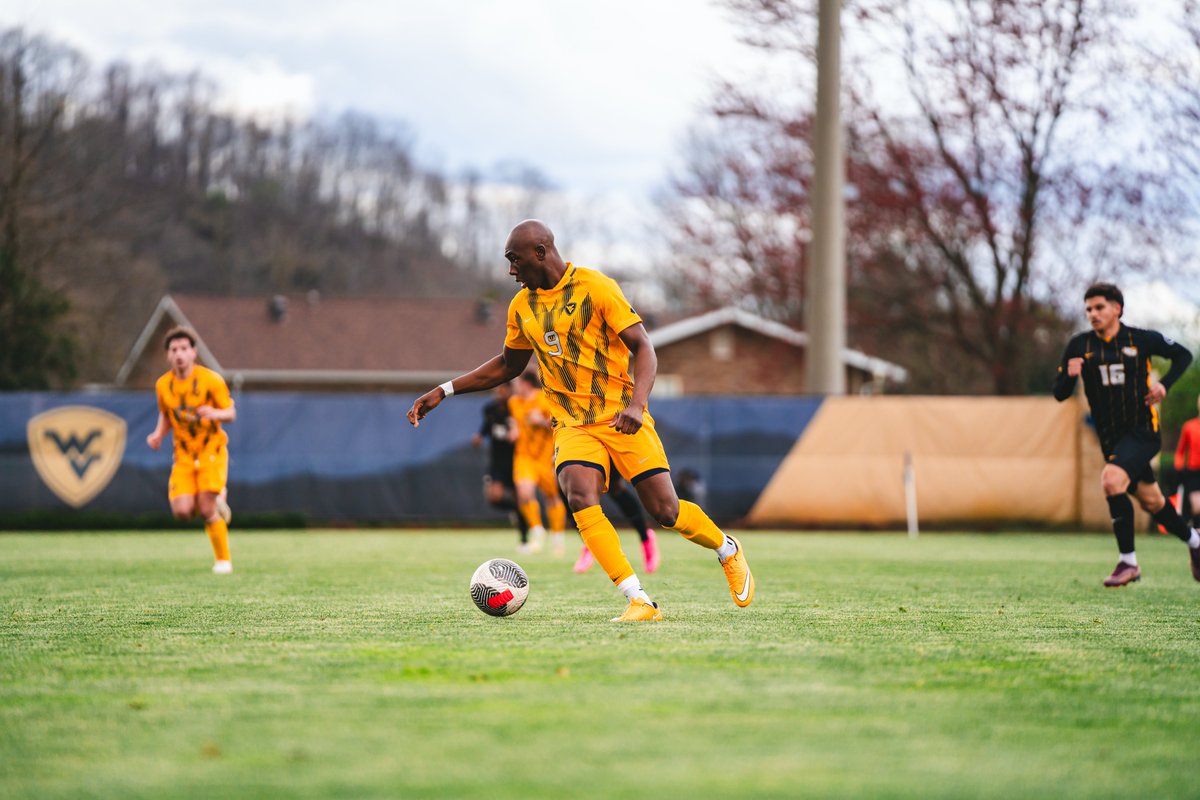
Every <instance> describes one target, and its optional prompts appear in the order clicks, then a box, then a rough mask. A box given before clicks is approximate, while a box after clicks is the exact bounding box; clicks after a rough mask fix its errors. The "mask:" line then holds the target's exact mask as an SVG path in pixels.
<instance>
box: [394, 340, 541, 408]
mask: <svg viewBox="0 0 1200 800" xmlns="http://www.w3.org/2000/svg"><path fill="white" fill-rule="evenodd" d="M531 355H533V351H532V350H517V349H514V348H511V347H506V348H504V351H503V352H501V353H500V355H498V356H496V357H495V358H493V359H490V360H488V361H486V362H484V363H483V364H480V365H479V366H478V367H476V368H475V369H473V370H471V371H470V372H468V373H466V374H464V375H459V376H458V377H457V378H454V379H453V380H449V381H446V383H443V384H442V385H441V386H435V387H434V388H432V389H430V390H429V391H428V392H426V393H425V394H423V395H421V396H420V397H418V398H417V400H416V402H414V403H413V405H412V408H410V409H409V410H408V414H407V415H406V416H407V417H408V421H409V423H410V424H411V425H412V426H413V427H414V428H416V427H419V426H420V424H421V420H422V419H424V418H425V415H426V414H428V413H429V412H430V411H433V410H434V409H435V408H437V407H438V406H440V405H441V404H442V401H443V400H445V399H446V398H447V397H449V396H450V395H451V394H466V393H467V392H482V391H485V390H487V389H491V388H493V387H495V386H499V385H500V384H502V383H506V382H508V381H511V380H512V379H513V378H515V377H517V376H518V375H520V374H521V372H522V370H524V369H525V365H526V364H528V363H529V357H530V356H531ZM447 385H449V387H450V391H449V392H447V391H446V389H445V388H444V387H446V386H447Z"/></svg>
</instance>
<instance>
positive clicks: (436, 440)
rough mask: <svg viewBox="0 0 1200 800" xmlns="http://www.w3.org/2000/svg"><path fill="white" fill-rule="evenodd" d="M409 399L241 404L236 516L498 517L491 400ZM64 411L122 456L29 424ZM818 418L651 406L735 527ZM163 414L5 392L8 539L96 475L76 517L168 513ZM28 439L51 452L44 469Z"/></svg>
mask: <svg viewBox="0 0 1200 800" xmlns="http://www.w3.org/2000/svg"><path fill="white" fill-rule="evenodd" d="M413 399H414V398H413V397H412V396H401V395H383V394H363V395H347V394H325V395H322V394H299V393H242V394H240V395H238V396H237V397H236V402H237V408H238V419H237V421H236V422H235V423H233V424H232V425H229V426H227V428H226V429H227V431H228V433H229V437H230V454H231V459H230V474H229V491H230V502H231V504H232V505H233V506H234V508H235V513H237V514H249V515H255V514H257V515H270V514H280V513H286V514H299V515H303V517H304V518H306V519H308V520H311V521H314V522H334V521H357V522H365V523H381V522H399V523H405V522H412V523H426V522H448V523H456V522H463V523H479V522H484V521H493V520H495V519H497V512H495V511H494V510H492V509H491V508H489V507H488V506H487V504H486V503H485V502H484V501H483V498H482V492H481V477H482V474H483V470H484V466H485V463H486V453H485V452H484V451H483V450H476V449H474V448H472V446H471V436H472V434H473V433H474V432H475V431H477V430H478V429H479V426H480V422H481V409H482V406H483V404H484V402H486V399H487V398H486V397H485V396H483V395H467V396H463V397H454V398H452V399H451V400H449V401H447V402H446V403H444V404H443V405H442V406H441V407H440V408H438V409H437V410H436V411H435V412H434V413H433V414H431V415H430V416H429V417H427V418H426V420H425V421H424V422H423V423H422V424H421V427H420V429H417V430H414V429H413V428H412V427H410V426H409V424H408V422H407V421H406V420H405V418H404V414H405V412H406V411H407V410H408V408H409V407H410V406H411V405H412V402H413ZM66 406H76V407H86V408H89V409H99V410H101V411H105V412H108V413H110V414H112V415H114V416H115V417H117V418H119V420H120V421H123V423H124V429H125V431H124V436H125V446H124V450H123V452H122V453H116V452H111V451H109V450H106V449H105V447H106V446H109V447H111V445H112V444H113V442H112V439H113V438H114V436H115V435H116V434H114V433H113V432H111V431H107V430H105V431H102V432H100V433H98V434H97V435H95V436H92V438H91V439H90V440H89V436H91V434H92V433H94V432H95V431H93V430H89V429H88V428H87V425H86V424H85V425H84V426H83V427H79V425H80V423H78V422H75V423H70V424H68V423H66V422H63V423H60V425H61V429H55V428H54V426H55V424H56V417H55V415H53V414H51V415H46V416H45V417H41V418H40V420H41V422H40V423H39V424H38V425H34V426H31V425H30V420H31V419H33V418H34V417H37V416H38V415H39V414H43V413H44V412H48V411H53V410H55V409H61V408H63V407H66ZM819 406H820V401H819V400H816V399H812V398H774V397H761V398H680V399H667V400H656V401H654V402H653V403H652V404H651V413H652V414H653V415H654V418H655V420H656V423H657V426H658V430H659V433H660V434H661V436H662V438H663V442H664V444H665V445H666V449H667V455H668V456H669V458H670V459H671V466H672V471H673V472H674V473H675V474H676V475H678V474H679V473H680V472H681V471H682V470H684V469H690V470H692V471H694V472H695V473H697V474H698V475H699V476H700V477H701V478H702V480H703V481H704V483H705V484H706V485H707V490H708V491H707V502H706V508H707V510H708V511H709V513H710V514H712V515H713V516H714V517H716V518H718V519H720V520H724V521H729V520H734V519H737V518H740V517H742V516H743V515H745V514H746V513H747V512H748V511H749V509H750V507H751V506H752V505H753V503H754V501H755V499H756V498H757V497H758V495H759V493H760V492H761V491H762V489H763V487H764V486H766V484H767V482H768V481H769V480H770V478H771V476H772V475H773V474H774V472H775V470H776V468H777V467H778V466H779V464H780V462H781V461H782V459H783V457H784V456H785V455H786V454H787V453H788V451H789V450H790V449H791V448H792V445H793V444H794V443H795V442H796V440H797V438H798V437H799V436H800V433H801V432H802V431H803V430H804V427H805V426H806V425H807V424H808V422H809V420H810V419H811V418H812V416H813V414H815V413H816V410H817V408H818V407H819ZM85 416H86V415H85ZM156 416H157V409H156V406H155V404H154V398H153V395H152V394H151V393H149V392H139V393H53V392H37V393H33V392H14V393H7V394H0V525H4V526H5V527H12V526H13V525H12V523H11V520H13V519H19V518H21V516H22V515H26V517H27V516H28V514H30V513H37V512H43V511H54V510H59V511H62V512H67V511H69V510H70V509H71V508H72V506H71V505H69V504H68V503H67V502H64V500H63V499H62V491H61V488H62V487H61V486H60V487H59V488H60V491H57V492H56V491H55V490H53V489H52V488H51V485H53V484H54V483H55V481H56V480H57V481H58V482H59V483H60V484H61V483H63V482H66V483H71V482H73V481H84V480H88V479H89V478H88V475H89V474H90V475H91V476H92V479H94V478H95V477H96V476H97V475H103V474H104V472H103V471H104V470H105V469H108V470H110V471H111V472H112V477H111V479H110V480H108V481H107V482H106V483H104V485H103V488H101V489H99V491H98V493H97V494H96V495H95V496H94V497H93V498H91V499H90V500H88V501H86V502H84V503H82V504H80V505H79V510H80V511H81V512H86V513H93V514H101V515H102V514H131V515H133V514H145V513H146V512H148V511H165V510H166V509H167V500H166V483H167V475H168V473H169V471H170V467H171V446H170V442H169V441H167V442H165V443H164V444H163V447H162V449H161V450H159V451H157V452H155V451H152V450H150V448H149V447H148V446H147V445H146V442H145V439H146V436H147V434H149V433H150V431H151V430H152V429H153V428H154V424H155V420H156ZM64 419H65V417H64ZM115 424H116V425H117V426H118V427H120V423H119V422H117V423H115ZM72 425H74V428H72V429H68V428H71V426H72ZM97 430H98V429H97ZM31 435H33V436H34V437H35V438H36V439H38V440H40V441H41V443H42V444H41V446H40V451H41V455H40V456H39V458H40V459H41V460H42V461H43V465H42V468H40V469H39V468H38V467H35V464H34V457H33V450H31V447H30V436H31ZM72 437H74V438H72ZM106 459H108V462H107V463H106V461H105V460H106ZM113 459H116V462H115V463H114V462H113ZM54 462H61V463H54ZM45 470H52V471H54V470H57V473H56V476H51V477H50V479H47V477H46V476H45V475H44V474H43V472H44V471H45ZM93 470H100V472H99V473H96V472H92V471H93ZM5 520H9V522H8V523H6V522H5Z"/></svg>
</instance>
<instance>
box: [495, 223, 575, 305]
mask: <svg viewBox="0 0 1200 800" xmlns="http://www.w3.org/2000/svg"><path fill="white" fill-rule="evenodd" d="M504 258H505V260H506V261H508V265H509V267H508V274H509V275H511V276H513V277H514V278H516V279H517V283H519V284H521V285H522V286H524V287H525V288H526V289H532V290H535V291H536V290H538V289H549V288H551V287H552V286H554V285H555V284H556V283H558V281H559V279H560V278H562V275H563V273H564V272H565V271H566V266H565V264H564V263H563V259H562V256H560V255H559V254H558V248H557V247H555V246H554V233H553V232H552V231H551V230H550V226H549V225H547V224H546V223H544V222H542V221H541V220H540V219H527V220H525V221H524V222H520V223H518V224H517V226H516V227H515V228H513V229H512V231H510V232H509V234H508V240H507V241H505V243H504Z"/></svg>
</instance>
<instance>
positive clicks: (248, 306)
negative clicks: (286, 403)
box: [172, 295, 507, 372]
mask: <svg viewBox="0 0 1200 800" xmlns="http://www.w3.org/2000/svg"><path fill="white" fill-rule="evenodd" d="M172 297H173V299H174V300H175V302H176V303H177V304H178V306H179V308H180V310H181V311H182V312H183V314H184V315H185V316H186V317H187V319H188V321H190V322H191V323H192V325H193V326H195V328H196V332H197V333H198V334H199V335H200V337H201V338H202V339H203V340H204V344H205V345H206V346H207V347H208V349H209V350H210V351H211V352H212V354H213V356H214V357H215V358H216V360H217V361H218V362H220V365H221V367H222V369H225V370H245V369H272V370H395V371H410V370H413V371H417V370H451V371H453V370H459V371H463V372H465V371H467V370H469V369H472V368H474V367H477V366H479V365H480V364H482V363H483V362H484V361H486V360H488V359H489V358H491V357H492V356H494V355H496V354H497V353H499V352H500V350H501V348H502V346H503V342H504V316H505V312H506V310H507V303H506V302H504V301H502V302H497V303H491V304H488V303H486V302H484V301H478V300H469V299H421V300H412V299H404V300H401V299H391V298H373V297H365V298H320V299H318V300H309V299H308V298H306V297H305V296H304V295H300V296H293V297H287V298H286V311H285V312H284V313H283V314H282V316H281V317H280V318H279V319H276V318H275V315H273V314H272V313H271V303H272V299H271V298H264V297H216V296H202V295H172ZM481 308H482V309H486V311H485V313H481Z"/></svg>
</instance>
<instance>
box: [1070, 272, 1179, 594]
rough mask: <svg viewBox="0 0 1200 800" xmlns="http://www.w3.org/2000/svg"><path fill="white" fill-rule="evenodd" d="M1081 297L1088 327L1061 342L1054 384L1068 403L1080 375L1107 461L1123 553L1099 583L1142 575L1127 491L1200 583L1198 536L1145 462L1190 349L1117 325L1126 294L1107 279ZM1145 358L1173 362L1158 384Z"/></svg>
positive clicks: (1158, 444)
mask: <svg viewBox="0 0 1200 800" xmlns="http://www.w3.org/2000/svg"><path fill="white" fill-rule="evenodd" d="M1083 302H1084V310H1085V311H1086V313H1087V319H1088V324H1090V325H1091V328H1092V329H1091V331H1089V332H1087V333H1080V334H1078V335H1076V336H1075V337H1074V338H1072V339H1071V341H1070V342H1068V343H1067V349H1066V352H1064V353H1063V358H1062V365H1061V366H1060V367H1059V368H1058V377H1057V379H1056V380H1055V382H1054V397H1055V399H1056V400H1058V401H1060V402H1061V401H1063V400H1066V399H1067V398H1068V397H1070V396H1071V395H1072V394H1074V393H1075V384H1076V382H1077V381H1078V379H1079V378H1080V377H1082V378H1083V389H1084V393H1085V394H1086V395H1087V399H1088V405H1089V406H1091V409H1092V419H1093V420H1094V421H1095V423H1096V433H1097V435H1099V437H1100V449H1101V451H1102V452H1103V453H1104V458H1105V461H1106V462H1107V463H1106V464H1105V465H1104V470H1103V472H1101V473H1100V482H1101V485H1102V487H1103V489H1104V495H1105V497H1106V498H1108V508H1109V511H1110V512H1111V513H1112V524H1113V533H1115V534H1116V537H1117V549H1118V550H1119V551H1120V554H1121V557H1120V560H1119V561H1118V562H1117V566H1116V569H1114V570H1113V572H1112V574H1111V575H1109V576H1108V577H1107V578H1105V579H1104V585H1105V586H1108V587H1116V586H1125V585H1126V584H1128V583H1130V582H1132V581H1136V580H1140V579H1141V577H1142V570H1141V568H1140V567H1139V566H1138V563H1137V554H1136V553H1135V552H1134V547H1133V503H1132V502H1131V501H1130V499H1129V495H1133V496H1134V497H1136V498H1137V500H1138V503H1139V504H1140V505H1141V507H1142V508H1143V509H1144V510H1145V511H1146V512H1147V513H1149V514H1150V515H1151V516H1152V517H1154V521H1155V522H1157V523H1158V524H1159V525H1162V526H1163V528H1164V529H1165V530H1166V531H1167V532H1168V533H1171V534H1173V535H1175V536H1177V537H1178V538H1180V539H1182V540H1183V541H1184V542H1185V543H1187V545H1188V549H1189V553H1190V557H1191V566H1192V577H1193V578H1195V579H1196V580H1197V581H1200V534H1197V533H1196V531H1195V529H1193V528H1191V527H1189V526H1188V524H1187V523H1186V522H1184V520H1183V518H1182V517H1180V516H1179V512H1177V511H1176V510H1175V507H1174V506H1172V505H1171V504H1170V503H1168V502H1167V501H1166V498H1165V497H1163V493H1162V490H1161V489H1160V488H1159V486H1158V483H1157V481H1156V480H1155V478H1154V470H1153V469H1152V468H1151V466H1150V462H1151V460H1152V459H1153V458H1154V457H1155V456H1157V455H1158V451H1159V450H1160V449H1161V448H1162V436H1161V434H1160V432H1159V418H1158V409H1157V408H1156V405H1157V404H1158V403H1159V402H1161V401H1162V399H1163V398H1164V397H1166V394H1167V390H1168V389H1170V388H1171V386H1172V385H1173V384H1174V383H1175V381H1177V380H1179V377H1180V376H1181V375H1183V373H1184V371H1186V370H1187V368H1188V365H1189V364H1191V363H1192V354H1191V353H1190V352H1188V350H1187V348H1186V347H1184V346H1183V345H1180V344H1177V343H1176V342H1173V341H1172V340H1170V339H1168V338H1167V337H1165V336H1163V335H1162V334H1161V333H1159V332H1158V331H1151V330H1143V329H1141V328H1131V327H1129V326H1127V325H1123V324H1122V323H1121V315H1122V314H1123V313H1124V310H1125V297H1124V295H1122V294H1121V290H1120V289H1118V288H1117V287H1116V286H1114V285H1113V284H1111V283H1097V284H1093V285H1092V286H1090V287H1088V289H1087V291H1086V292H1084V295H1083ZM1151 356H1159V357H1160V358H1167V359H1170V361H1171V369H1170V370H1169V371H1168V372H1167V374H1166V375H1164V376H1163V378H1162V380H1161V381H1157V382H1155V381H1154V379H1153V373H1152V372H1151V365H1150V358H1151Z"/></svg>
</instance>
